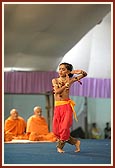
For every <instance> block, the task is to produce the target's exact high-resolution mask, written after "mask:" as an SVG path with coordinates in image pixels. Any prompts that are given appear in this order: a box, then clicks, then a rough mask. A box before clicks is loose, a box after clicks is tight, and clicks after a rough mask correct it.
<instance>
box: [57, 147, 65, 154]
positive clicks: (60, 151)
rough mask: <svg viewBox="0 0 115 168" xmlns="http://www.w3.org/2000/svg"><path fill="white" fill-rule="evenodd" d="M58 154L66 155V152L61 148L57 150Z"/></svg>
mask: <svg viewBox="0 0 115 168" xmlns="http://www.w3.org/2000/svg"><path fill="white" fill-rule="evenodd" d="M57 152H59V153H64V152H65V151H64V150H62V149H60V148H57Z"/></svg>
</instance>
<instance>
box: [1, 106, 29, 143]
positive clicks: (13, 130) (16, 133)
mask: <svg viewBox="0 0 115 168" xmlns="http://www.w3.org/2000/svg"><path fill="white" fill-rule="evenodd" d="M25 131H26V122H25V120H24V119H23V118H22V117H20V116H19V115H18V111H17V110H16V109H12V110H11V111H10V116H9V117H8V118H7V119H6V120H5V126H4V141H12V140H13V139H28V135H27V134H26V133H25Z"/></svg>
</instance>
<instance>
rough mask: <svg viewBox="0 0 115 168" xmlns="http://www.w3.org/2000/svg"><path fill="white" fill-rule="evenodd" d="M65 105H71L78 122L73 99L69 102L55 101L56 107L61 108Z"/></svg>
mask: <svg viewBox="0 0 115 168" xmlns="http://www.w3.org/2000/svg"><path fill="white" fill-rule="evenodd" d="M64 104H70V105H71V108H72V111H73V115H74V118H75V120H76V121H77V122H78V118H77V115H76V112H75V110H74V106H75V102H74V101H73V100H71V99H69V100H61V101H55V106H61V105H64Z"/></svg>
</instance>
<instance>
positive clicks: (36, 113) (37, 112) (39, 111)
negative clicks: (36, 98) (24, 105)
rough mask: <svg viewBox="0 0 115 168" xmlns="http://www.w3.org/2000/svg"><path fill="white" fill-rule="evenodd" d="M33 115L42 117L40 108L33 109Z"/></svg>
mask: <svg viewBox="0 0 115 168" xmlns="http://www.w3.org/2000/svg"><path fill="white" fill-rule="evenodd" d="M34 114H35V115H36V116H42V108H41V107H40V106H36V107H34Z"/></svg>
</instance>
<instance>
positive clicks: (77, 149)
mask: <svg viewBox="0 0 115 168" xmlns="http://www.w3.org/2000/svg"><path fill="white" fill-rule="evenodd" d="M75 146H76V150H75V152H80V141H79V140H77V143H76V144H75Z"/></svg>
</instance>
